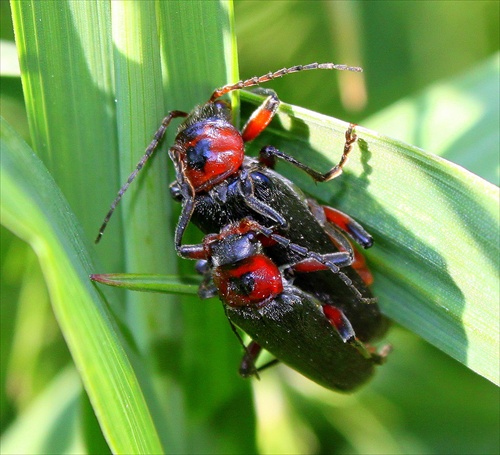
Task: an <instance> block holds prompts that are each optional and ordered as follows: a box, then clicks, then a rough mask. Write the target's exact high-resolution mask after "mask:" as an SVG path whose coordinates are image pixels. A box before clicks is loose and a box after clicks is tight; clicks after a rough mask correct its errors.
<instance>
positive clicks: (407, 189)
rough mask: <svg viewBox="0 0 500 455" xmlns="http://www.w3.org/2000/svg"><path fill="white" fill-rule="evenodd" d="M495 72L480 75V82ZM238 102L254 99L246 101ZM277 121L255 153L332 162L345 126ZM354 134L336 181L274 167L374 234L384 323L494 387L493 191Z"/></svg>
mask: <svg viewBox="0 0 500 455" xmlns="http://www.w3.org/2000/svg"><path fill="white" fill-rule="evenodd" d="M494 75H495V73H492V72H491V71H490V72H486V73H485V74H484V75H483V78H482V79H481V80H480V83H481V84H490V82H491V78H492V77H495V76H494ZM496 77H497V78H498V75H497V73H496ZM469 95H470V96H471V97H473V98H474V95H475V92H474V90H472V92H471V93H470V94H469ZM476 98H477V97H476ZM244 99H246V100H253V101H254V103H255V102H256V98H255V95H251V94H245V95H244ZM497 109H498V105H497ZM278 117H279V121H280V122H281V124H282V127H281V128H278V127H273V128H271V129H270V130H269V132H267V133H266V134H264V135H262V137H260V138H258V139H257V141H256V144H254V145H253V146H252V147H253V148H254V149H256V150H257V149H258V148H259V147H260V146H262V145H264V144H273V145H275V146H278V147H279V148H280V149H281V150H283V151H286V152H288V153H290V154H292V155H293V156H295V157H297V158H298V159H301V160H302V161H304V162H307V163H308V164H309V165H310V166H312V167H313V168H315V169H325V170H326V169H328V168H329V167H330V166H331V165H332V164H334V163H335V162H336V161H335V160H337V159H338V157H339V153H335V151H336V150H337V151H340V150H342V142H343V133H344V131H345V129H346V128H347V125H346V124H345V123H343V122H340V121H338V120H335V119H332V118H328V117H325V116H321V115H319V114H315V113H312V112H310V111H307V110H304V109H301V108H297V107H292V106H282V108H281V113H280V114H279V116H278ZM487 125H489V130H488V131H485V132H484V134H486V135H487V136H488V137H491V136H494V134H495V131H497V128H498V125H496V126H495V125H493V123H487ZM469 128H470V130H469V132H470V134H475V131H474V128H475V125H474V124H473V123H472V124H470V125H469ZM357 133H358V136H359V147H358V148H357V149H356V150H355V151H354V153H353V154H352V155H351V158H350V161H349V164H348V166H347V168H346V169H345V172H344V174H343V175H342V176H341V177H339V178H338V179H337V180H336V181H335V182H331V183H326V184H318V185H315V184H314V183H312V182H311V180H310V178H308V177H307V176H304V175H301V173H300V172H298V171H295V170H294V169H290V168H289V167H287V166H286V165H281V166H280V167H279V168H278V169H280V170H282V171H283V172H284V173H285V174H287V175H290V176H292V179H293V180H294V181H295V182H297V183H298V184H299V186H300V187H302V188H303V189H305V190H306V191H307V192H308V193H310V194H311V195H313V196H315V197H317V198H318V199H319V200H321V201H323V202H325V203H327V204H330V205H334V206H335V207H338V208H339V209H341V210H345V211H346V212H347V213H349V214H350V215H352V216H354V217H355V218H356V219H357V220H359V221H360V222H361V223H362V224H363V225H364V226H365V227H366V228H367V229H368V231H369V232H371V233H372V234H373V236H374V238H375V246H374V247H373V248H372V249H371V250H369V251H368V252H367V256H368V258H369V261H370V265H371V267H372V268H373V270H374V271H375V278H376V280H375V292H376V295H377V296H378V297H379V299H380V304H381V306H382V308H383V310H384V312H385V313H386V314H387V315H388V316H389V317H391V318H392V319H394V320H395V321H397V322H399V323H401V324H402V325H404V326H405V327H407V328H409V329H410V330H412V331H414V332H415V333H417V334H419V335H420V336H422V337H423V338H425V339H426V340H428V341H429V342H431V343H432V344H434V345H435V346H437V347H438V348H440V349H442V350H443V351H444V352H446V353H448V354H449V355H451V356H452V357H454V358H455V359H457V360H459V361H460V362H462V363H464V364H466V365H467V366H469V368H471V369H472V370H474V371H476V372H477V373H479V374H481V375H483V376H484V377H486V378H488V379H489V380H491V381H493V382H495V383H497V384H498V382H499V371H498V368H497V366H498V357H499V339H498V326H499V312H498V302H499V283H498V270H499V263H498V260H499V257H500V252H499V244H498V229H499V213H498V206H499V191H498V188H497V187H496V186H494V185H492V184H490V183H488V182H486V181H484V180H482V179H481V178H479V177H477V176H476V175H474V174H471V173H470V172H468V171H466V170H465V169H463V168H461V167H459V166H457V165H455V164H453V163H450V162H448V161H446V160H443V159H441V158H439V157H436V156H434V155H430V154H426V153H424V152H422V151H421V150H420V149H417V148H415V147H412V146H409V145H407V144H404V143H402V142H399V141H396V140H394V139H391V138H389V137H386V136H382V135H380V134H377V133H375V132H373V131H370V130H367V129H365V128H362V127H358V128H357ZM463 134H464V136H467V133H466V132H464V133H463ZM465 143H469V144H470V150H469V153H471V154H474V153H476V152H477V150H476V148H475V143H474V142H467V141H465ZM491 164H493V163H491Z"/></svg>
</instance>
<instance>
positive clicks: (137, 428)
mask: <svg viewBox="0 0 500 455" xmlns="http://www.w3.org/2000/svg"><path fill="white" fill-rule="evenodd" d="M0 125H1V132H0V139H1V148H2V161H1V179H2V192H1V218H2V224H4V225H5V226H6V227H7V228H8V229H10V230H11V231H13V232H14V233H15V234H16V235H18V236H19V237H21V238H22V239H24V240H25V241H26V242H28V243H29V244H30V245H31V246H32V247H33V249H34V250H35V252H36V253H37V255H38V258H39V260H40V263H41V266H42V269H43V271H44V274H45V278H46V282H47V285H48V288H49V292H50V296H51V301H52V305H53V309H54V312H55V314H56V317H57V319H58V321H59V324H60V326H61V329H62V331H63V333H64V336H65V338H66V342H67V343H68V346H69V348H70V350H71V353H72V355H73V358H74V360H75V363H76V364H77V366H78V369H79V371H80V374H81V376H82V380H83V382H84V385H85V388H86V390H87V393H88V395H89V397H90V399H91V401H92V404H93V407H94V409H95V412H96V414H97V415H98V418H99V420H100V423H101V426H102V428H103V431H104V434H105V436H106V439H107V441H108V444H109V445H110V447H111V448H112V450H113V451H114V452H115V453H160V452H162V450H163V449H162V447H161V444H160V441H159V437H158V434H157V432H156V429H155V425H154V423H153V420H152V417H151V413H150V410H149V407H148V404H147V402H146V400H145V397H144V392H143V390H142V386H141V384H140V383H139V380H138V378H137V375H136V373H135V370H134V366H133V364H132V362H131V358H130V357H129V354H127V353H126V352H125V350H124V346H126V345H127V343H126V342H125V341H124V339H123V337H122V335H121V334H120V332H119V331H118V330H117V326H116V324H115V322H114V321H113V317H112V315H111V314H110V312H109V309H108V307H107V305H106V303H105V302H104V301H103V299H102V296H101V294H100V293H99V292H97V290H96V289H95V287H94V286H93V285H92V284H91V282H90V280H89V279H88V275H89V274H90V273H91V271H92V270H93V268H94V267H93V265H92V262H91V259H90V256H89V253H88V245H87V244H86V243H85V241H84V240H83V235H82V231H81V229H80V228H79V227H78V226H79V225H78V223H77V221H76V218H75V216H74V215H73V214H72V212H71V210H70V208H69V206H68V204H67V202H66V201H65V199H64V197H63V196H62V194H61V193H60V191H59V190H58V188H57V187H56V186H55V183H54V181H53V179H52V178H51V176H50V175H49V173H48V172H47V170H46V168H45V167H44V166H43V164H42V163H41V162H40V160H39V159H38V158H37V157H36V156H35V155H34V154H33V152H32V151H31V150H30V149H29V147H28V146H27V145H26V144H25V143H24V142H22V140H21V139H20V138H19V137H18V136H17V135H16V134H15V132H14V131H13V130H12V129H11V128H10V127H9V126H8V125H7V124H6V122H5V121H3V119H2V120H1V124H0Z"/></svg>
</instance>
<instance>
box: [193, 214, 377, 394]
mask: <svg viewBox="0 0 500 455" xmlns="http://www.w3.org/2000/svg"><path fill="white" fill-rule="evenodd" d="M283 240H284V239H283V238H282V237H281V236H280V235H277V234H274V233H273V232H272V230H270V229H268V228H265V227H264V226H262V225H260V224H259V223H257V222H256V221H254V220H252V219H250V218H244V219H242V220H240V221H239V222H236V223H233V224H230V225H228V226H225V227H224V228H223V229H222V230H221V231H220V232H219V233H218V234H209V235H207V236H205V238H204V240H203V243H201V244H199V245H190V247H189V251H186V252H185V253H186V257H189V258H191V259H199V260H202V262H201V263H199V264H198V267H197V268H198V270H199V271H201V272H202V273H203V274H204V277H205V279H204V281H203V283H202V285H201V286H200V290H199V295H200V297H201V298H203V299H206V298H210V297H213V296H215V295H218V296H219V297H220V299H221V301H222V303H223V305H224V309H225V313H226V316H227V318H228V320H229V321H230V323H231V326H232V327H233V329H234V326H237V327H239V328H240V329H242V330H243V331H244V332H246V333H247V334H248V335H249V336H250V337H251V338H252V340H253V341H252V342H251V343H250V344H249V345H248V347H246V348H245V354H244V356H243V360H242V362H241V366H240V374H241V375H242V376H244V377H248V376H252V375H257V374H258V373H257V372H258V371H260V370H261V369H263V368H266V367H267V366H268V365H271V364H274V363H275V361H272V362H270V363H269V364H268V365H265V366H264V367H262V368H260V369H258V370H257V369H256V368H255V361H256V359H257V357H258V355H259V353H260V352H261V350H262V348H264V349H266V350H267V351H269V352H270V353H271V354H273V355H274V356H275V357H276V359H277V360H279V361H282V362H283V363H285V364H287V365H288V366H290V367H292V368H294V369H295V370H297V371H298V372H300V373H301V374H303V375H304V376H306V377H308V378H309V379H311V380H313V381H314V382H316V383H318V384H320V385H322V386H324V387H326V388H328V389H332V390H337V391H344V392H347V391H352V390H353V389H355V388H357V387H358V386H360V385H362V384H363V383H364V382H366V381H367V380H368V379H369V378H370V377H371V376H372V375H373V373H374V368H375V366H376V365H379V364H381V363H383V361H384V360H385V356H386V354H387V348H383V349H382V350H381V352H380V353H377V352H376V351H375V350H374V349H373V348H372V347H371V346H369V345H366V344H365V343H363V342H362V341H360V340H359V338H358V337H357V336H356V333H355V331H354V329H353V327H352V324H351V323H350V321H349V319H348V318H347V317H346V315H345V314H344V312H343V311H342V310H341V309H340V308H337V307H335V306H332V305H329V304H324V303H323V302H321V301H319V300H318V299H317V298H316V297H314V296H313V295H311V294H309V293H307V292H304V291H303V290H302V289H300V288H299V287H297V286H295V285H294V284H293V278H290V277H293V275H294V271H295V269H296V268H300V267H301V266H302V265H304V262H306V263H308V268H311V267H312V266H316V267H321V264H320V262H319V261H321V260H322V259H324V258H320V257H318V256H317V255H315V254H314V253H313V252H307V251H305V250H304V249H303V248H301V247H300V246H298V245H295V244H293V243H287V245H286V248H289V249H291V250H297V252H299V253H300V255H302V256H303V260H302V261H298V262H296V263H294V264H288V265H287V266H285V267H284V268H279V267H278V266H277V265H276V264H275V263H274V262H273V261H272V259H271V258H270V257H269V256H267V255H266V254H265V250H264V244H265V243H274V242H276V243H282V242H283ZM312 268H313V267H312ZM234 330H235V329H234ZM240 340H241V338H240Z"/></svg>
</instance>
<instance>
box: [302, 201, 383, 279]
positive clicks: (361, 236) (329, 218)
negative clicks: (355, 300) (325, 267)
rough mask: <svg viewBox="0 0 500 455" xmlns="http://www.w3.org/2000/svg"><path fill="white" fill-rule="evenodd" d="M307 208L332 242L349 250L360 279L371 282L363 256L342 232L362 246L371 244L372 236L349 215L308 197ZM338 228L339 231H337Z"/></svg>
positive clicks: (342, 249)
mask: <svg viewBox="0 0 500 455" xmlns="http://www.w3.org/2000/svg"><path fill="white" fill-rule="evenodd" d="M307 202H308V204H309V209H310V210H311V212H312V213H313V215H314V216H315V218H316V219H317V220H318V222H319V223H320V224H321V225H322V226H323V228H324V229H325V232H326V233H327V234H328V235H329V236H330V239H331V240H332V242H333V243H334V244H335V245H336V246H337V248H339V250H341V251H351V252H352V253H353V261H352V264H351V267H352V268H354V269H355V270H356V272H358V275H359V276H360V277H361V279H362V280H363V281H364V282H365V283H366V284H367V285H368V286H369V285H371V284H372V283H373V276H372V274H371V272H370V270H369V269H368V267H367V265H366V261H365V258H364V257H363V255H362V254H360V253H359V252H358V251H357V250H356V249H354V248H353V247H352V245H351V244H350V242H347V245H346V240H347V239H346V238H345V237H344V235H343V233H345V234H347V235H348V236H349V237H350V238H351V239H352V240H354V241H355V242H356V243H358V244H360V245H361V246H362V247H363V248H370V247H371V246H372V245H373V238H372V236H371V235H370V234H368V232H366V230H365V229H364V228H363V227H362V226H361V225H360V224H359V223H358V222H357V221H355V220H353V219H352V218H351V217H350V216H349V215H346V214H345V213H343V212H341V211H340V210H337V209H334V208H332V207H327V206H322V205H319V204H318V203H317V202H316V201H315V200H314V199H308V201H307ZM339 230H340V232H339Z"/></svg>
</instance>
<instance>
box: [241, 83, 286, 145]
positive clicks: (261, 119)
mask: <svg viewBox="0 0 500 455" xmlns="http://www.w3.org/2000/svg"><path fill="white" fill-rule="evenodd" d="M254 91H255V92H257V93H262V94H263V95H268V97H267V98H266V99H265V100H264V102H263V103H262V104H261V105H260V106H259V107H258V108H257V109H256V110H255V111H254V113H253V114H252V115H251V117H250V118H249V119H248V121H247V123H246V124H245V126H244V127H243V130H242V132H241V135H242V137H243V141H244V142H248V141H251V140H253V139H255V138H256V137H257V136H258V135H259V134H260V133H262V131H264V130H265V129H266V128H267V126H268V125H269V123H271V120H272V119H273V117H274V116H275V114H276V112H277V111H278V107H279V105H280V100H279V98H278V95H277V94H276V92H275V91H274V90H269V89H262V88H261V89H257V90H254Z"/></svg>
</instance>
